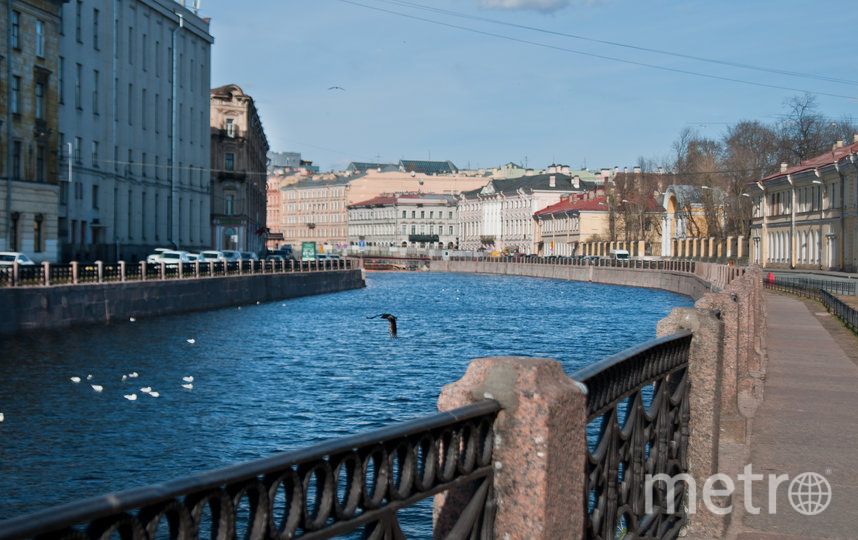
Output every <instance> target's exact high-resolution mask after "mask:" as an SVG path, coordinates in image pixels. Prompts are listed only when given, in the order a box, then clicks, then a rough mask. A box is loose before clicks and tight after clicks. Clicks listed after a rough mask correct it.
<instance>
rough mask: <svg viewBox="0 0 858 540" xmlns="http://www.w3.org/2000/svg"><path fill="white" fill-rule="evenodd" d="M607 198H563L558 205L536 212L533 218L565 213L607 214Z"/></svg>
mask: <svg viewBox="0 0 858 540" xmlns="http://www.w3.org/2000/svg"><path fill="white" fill-rule="evenodd" d="M607 211H608V207H607V197H605V196H604V195H602V196H599V197H594V198H592V199H574V198H572V197H568V198H564V199H563V200H562V201H560V202H559V203H555V204H552V205H551V206H546V207H545V208H543V209H542V210H538V211H536V212H535V213H534V214H533V215H534V216H549V215H551V214H562V213H565V212H607Z"/></svg>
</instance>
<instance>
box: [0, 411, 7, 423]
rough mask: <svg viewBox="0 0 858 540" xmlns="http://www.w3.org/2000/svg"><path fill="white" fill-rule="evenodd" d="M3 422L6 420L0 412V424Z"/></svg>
mask: <svg viewBox="0 0 858 540" xmlns="http://www.w3.org/2000/svg"><path fill="white" fill-rule="evenodd" d="M3 420H6V416H5V415H4V414H3V413H1V412H0V422H2V421H3Z"/></svg>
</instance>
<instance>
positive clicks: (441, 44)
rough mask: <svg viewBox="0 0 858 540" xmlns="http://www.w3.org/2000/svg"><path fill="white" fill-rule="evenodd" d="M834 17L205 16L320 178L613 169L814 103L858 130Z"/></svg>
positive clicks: (789, 10)
mask: <svg viewBox="0 0 858 540" xmlns="http://www.w3.org/2000/svg"><path fill="white" fill-rule="evenodd" d="M821 6H822V5H821V4H820V5H817V4H815V3H812V2H807V1H806V0H801V1H793V0H752V1H748V0H744V1H732V0H728V1H720V0H719V1H705V0H674V1H669V0H647V1H645V2H643V1H640V0H602V1H599V0H589V1H587V0H286V1H284V0H254V1H253V2H246V3H236V2H232V1H227V0H203V2H202V9H201V10H200V15H201V16H203V17H211V18H212V22H211V32H212V34H213V35H214V37H215V43H214V45H213V46H212V86H220V85H223V84H228V83H236V84H238V85H239V86H241V87H242V89H244V91H245V92H247V93H249V94H250V95H251V96H253V98H254V99H255V101H256V105H257V108H258V109H259V113H260V116H261V118H262V122H263V124H264V127H265V132H266V135H267V136H268V141H269V144H270V145H271V148H272V150H276V151H292V152H301V154H302V156H303V157H304V159H310V160H312V161H313V162H314V163H315V164H317V165H319V166H320V167H321V168H322V170H329V169H339V168H343V167H345V166H346V165H347V164H348V163H349V162H350V161H383V162H396V161H398V160H399V159H428V158H429V157H430V156H431V159H435V160H451V161H453V162H454V163H455V164H456V165H457V166H458V167H461V168H464V167H468V166H470V167H472V168H476V167H493V166H498V165H501V164H503V163H506V162H509V161H514V162H517V163H521V164H523V163H524V162H525V160H526V162H527V165H528V166H530V167H537V168H538V167H545V166H547V165H549V164H551V163H552V162H556V163H563V164H568V165H570V166H573V167H588V168H590V169H597V168H599V167H613V166H615V165H616V166H619V167H623V166H629V167H631V166H633V165H634V164H635V162H636V161H637V160H638V158H639V157H641V156H642V157H645V158H648V159H658V160H664V159H669V156H670V155H671V154H672V149H671V145H672V143H673V141H675V140H676V138H677V137H678V135H679V132H680V130H682V129H683V128H686V127H691V128H694V129H697V130H698V132H699V133H700V134H701V135H704V136H707V137H711V138H719V137H721V135H723V132H724V129H725V128H726V126H727V125H729V124H735V123H736V122H738V121H740V120H760V121H763V122H766V123H771V122H775V121H777V120H778V118H779V117H780V116H782V115H783V114H784V112H785V110H786V109H785V106H784V102H785V101H786V100H788V99H789V98H791V97H794V96H797V95H801V94H802V93H803V92H804V91H809V92H812V93H815V94H816V96H817V104H818V105H819V109H820V112H822V113H823V114H825V115H827V116H830V117H832V118H835V119H836V118H840V117H843V116H844V115H851V116H853V117H855V118H857V119H858V82H855V81H858V54H856V53H855V51H854V32H855V28H856V27H858V26H856V24H858V10H855V9H851V8H849V7H847V5H846V4H844V5H841V6H840V7H839V8H835V9H821ZM381 10H385V11H381ZM403 15H405V16H403ZM429 21H433V22H429ZM457 27H460V28H457ZM524 27H529V28H524ZM464 28H467V29H464ZM531 28H533V29H531ZM559 34H570V35H575V36H578V38H573V37H569V36H568V35H559ZM580 38H586V39H580ZM596 40H601V41H609V42H613V43H617V44H624V45H628V46H625V47H623V46H618V45H614V44H609V43H599V42H598V41H596ZM641 48H647V49H657V50H661V51H667V52H670V53H674V54H673V55H668V54H659V53H655V52H651V51H644V50H641ZM676 54H682V55H690V56H695V57H701V58H707V59H714V60H718V61H720V62H726V63H732V64H737V63H738V64H747V65H751V66H755V67H757V68H759V67H763V68H765V69H768V70H779V71H789V72H795V73H800V74H802V75H803V76H802V77H796V76H788V75H785V74H781V73H772V72H769V71H764V70H761V69H744V68H740V67H736V66H734V65H725V64H723V63H712V62H704V61H701V60H695V59H690V58H683V57H680V56H676ZM606 57H610V58H613V59H618V60H621V61H617V60H612V59H609V58H606ZM643 64H648V65H650V66H658V67H660V68H663V69H658V68H656V67H649V66H647V65H643ZM682 72H695V73H698V74H703V75H707V76H700V75H693V74H688V73H682ZM716 77H720V78H723V79H735V80H723V79H719V78H716ZM829 79H838V80H845V81H852V82H850V83H846V84H844V83H843V82H839V81H831V80H829ZM739 81H745V82H739ZM747 83H755V84H758V85H770V86H774V87H777V88H772V87H766V86H757V85H753V84H747ZM332 86H339V87H341V88H343V90H339V89H334V90H329V87H332ZM826 94H830V95H826Z"/></svg>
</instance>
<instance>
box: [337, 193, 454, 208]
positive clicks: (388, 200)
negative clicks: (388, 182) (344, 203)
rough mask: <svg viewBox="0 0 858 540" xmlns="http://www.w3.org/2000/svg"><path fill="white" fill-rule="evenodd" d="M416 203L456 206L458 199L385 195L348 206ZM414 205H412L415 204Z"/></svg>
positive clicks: (418, 195)
mask: <svg viewBox="0 0 858 540" xmlns="http://www.w3.org/2000/svg"><path fill="white" fill-rule="evenodd" d="M411 201H414V203H417V202H420V201H424V202H429V201H433V202H434V201H443V202H445V203H446V204H448V205H455V204H456V198H455V197H454V196H452V195H445V194H440V193H415V192H408V193H394V194H390V193H385V194H383V195H379V196H378V197H373V198H372V199H368V200H366V201H360V202H356V203H353V204H350V205H348V207H349V208H359V207H370V206H385V205H395V204H397V203H400V202H406V203H409V202H411ZM414 203H412V204H414Z"/></svg>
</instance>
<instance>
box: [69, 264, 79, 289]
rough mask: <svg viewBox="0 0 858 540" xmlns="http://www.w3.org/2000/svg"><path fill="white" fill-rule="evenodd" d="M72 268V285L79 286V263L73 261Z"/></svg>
mask: <svg viewBox="0 0 858 540" xmlns="http://www.w3.org/2000/svg"><path fill="white" fill-rule="evenodd" d="M71 268H72V283H73V284H75V285H77V280H78V277H79V276H80V272H79V270H78V262H77V261H72V262H71Z"/></svg>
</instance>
